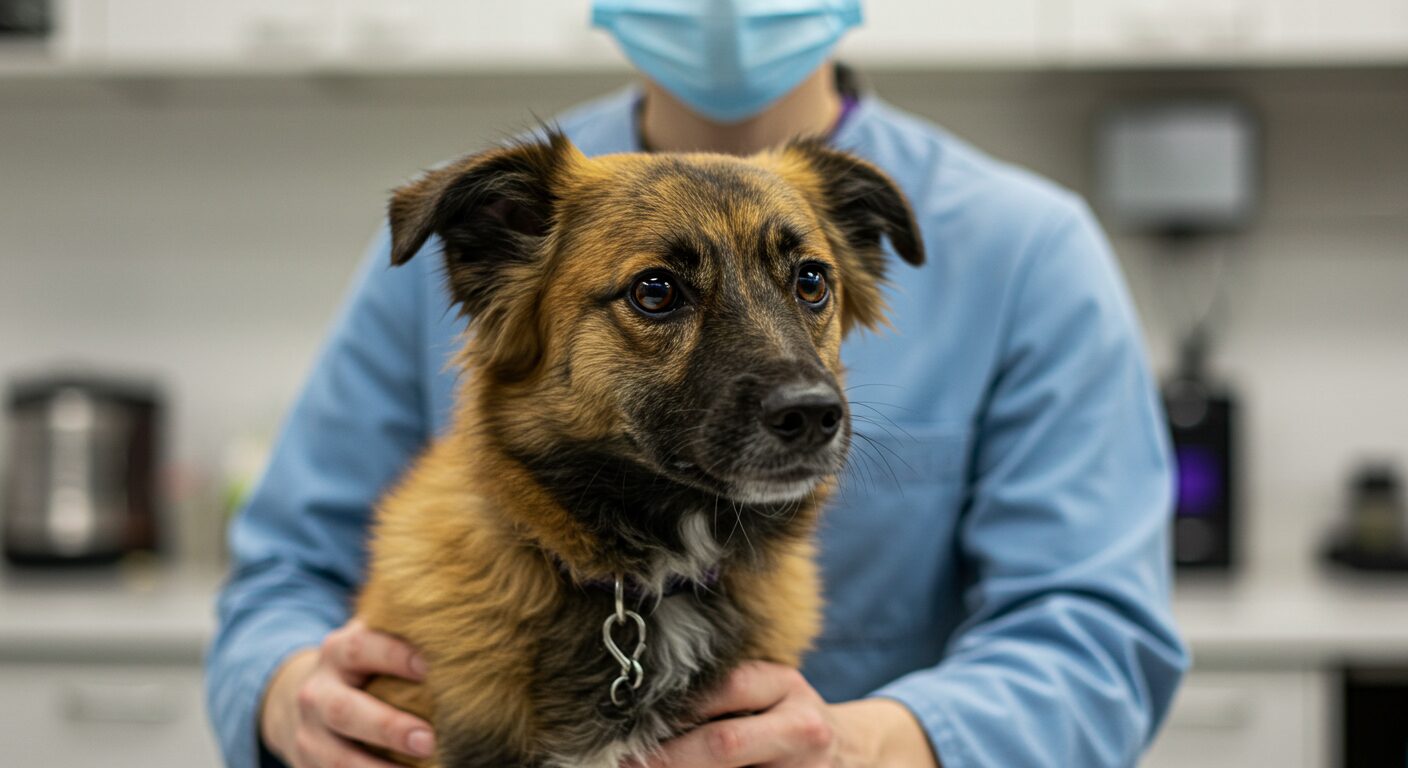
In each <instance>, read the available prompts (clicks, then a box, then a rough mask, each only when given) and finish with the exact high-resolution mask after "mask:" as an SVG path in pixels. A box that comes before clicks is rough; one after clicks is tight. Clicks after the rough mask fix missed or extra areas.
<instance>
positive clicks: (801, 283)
mask: <svg viewBox="0 0 1408 768" xmlns="http://www.w3.org/2000/svg"><path fill="white" fill-rule="evenodd" d="M829 294H830V292H829V291H828V290H827V287H826V273H825V272H823V271H822V268H821V266H820V265H818V264H803V265H802V268H801V269H799V270H797V298H799V299H801V300H802V301H804V302H806V303H808V304H811V305H813V306H820V305H821V304H822V303H823V302H825V301H826V297H827V296H828V295H829Z"/></svg>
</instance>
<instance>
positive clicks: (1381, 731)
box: [1340, 667, 1408, 768]
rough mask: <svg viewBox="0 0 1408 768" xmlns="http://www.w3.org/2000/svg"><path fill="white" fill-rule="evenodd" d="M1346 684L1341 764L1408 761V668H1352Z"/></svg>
mask: <svg viewBox="0 0 1408 768" xmlns="http://www.w3.org/2000/svg"><path fill="white" fill-rule="evenodd" d="M1343 684H1344V688H1343V690H1342V691H1341V696H1340V702H1341V704H1340V705H1341V707H1342V708H1343V709H1342V711H1341V718H1342V719H1341V727H1340V734H1341V739H1342V743H1341V749H1342V752H1341V755H1342V758H1341V759H1342V760H1343V762H1341V763H1340V765H1343V766H1346V768H1354V767H1355V766H1380V765H1382V766H1400V765H1405V764H1408V719H1404V718H1403V716H1402V713H1404V712H1408V668H1403V667H1350V668H1349V669H1346V670H1344V677H1343Z"/></svg>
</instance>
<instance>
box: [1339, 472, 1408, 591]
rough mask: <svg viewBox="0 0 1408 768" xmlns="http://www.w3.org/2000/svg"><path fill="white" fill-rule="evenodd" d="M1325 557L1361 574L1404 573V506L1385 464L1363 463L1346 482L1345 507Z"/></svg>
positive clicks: (1407, 551)
mask: <svg viewBox="0 0 1408 768" xmlns="http://www.w3.org/2000/svg"><path fill="white" fill-rule="evenodd" d="M1346 512H1347V514H1346V515H1345V519H1344V521H1343V522H1342V523H1341V526H1340V529H1339V531H1338V532H1337V533H1336V534H1335V535H1334V536H1333V537H1332V538H1331V540H1330V545H1329V547H1328V548H1327V549H1326V551H1325V557H1326V558H1327V559H1329V560H1330V561H1332V562H1334V563H1337V564H1339V565H1344V566H1348V567H1350V568H1356V569H1359V570H1362V571H1385V572H1386V571H1402V572H1408V503H1405V502H1404V498H1403V482H1402V481H1401V480H1400V479H1399V476H1398V472H1397V471H1396V470H1395V469H1394V468H1393V467H1392V466H1391V465H1388V464H1366V465H1364V466H1362V467H1360V468H1359V469H1358V470H1357V471H1356V472H1355V475H1354V477H1353V479H1352V480H1351V481H1350V488H1349V504H1348V509H1347V510H1346Z"/></svg>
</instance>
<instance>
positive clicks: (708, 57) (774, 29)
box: [592, 0, 860, 123]
mask: <svg viewBox="0 0 1408 768" xmlns="http://www.w3.org/2000/svg"><path fill="white" fill-rule="evenodd" d="M859 23H860V0H593V2H592V24H593V25H594V26H597V27H601V28H602V29H605V30H607V31H609V32H610V33H611V34H612V35H613V36H614V37H615V38H616V41H617V42H618V43H620V45H621V48H622V50H623V51H625V54H626V56H627V58H629V59H630V60H631V62H632V63H633V64H635V65H636V67H637V68H638V69H639V70H640V71H641V72H642V73H643V74H644V75H645V76H646V77H649V78H650V79H652V80H654V81H655V82H657V83H659V84H660V85H661V87H663V88H664V89H665V90H667V91H669V92H670V93H672V94H674V96H675V97H676V98H678V99H679V100H680V101H682V102H684V103H685V104H687V105H689V106H690V108H692V109H694V110H695V111H696V112H698V113H699V114H701V115H703V116H704V117H707V118H709V119H710V120H713V121H715V122H718V123H736V122H739V121H741V120H745V119H747V118H749V117H752V116H754V115H756V114H758V113H759V112H762V111H763V110H764V109H766V108H767V107H768V105H770V104H772V103H773V102H775V101H777V100H778V99H780V98H782V97H783V96H785V95H786V94H787V93H788V92H790V91H791V90H792V89H793V88H796V87H797V86H798V85H799V84H800V83H801V82H802V81H803V80H805V79H806V78H807V76H808V75H810V74H811V73H813V72H815V71H816V69H817V67H819V66H821V64H822V62H824V61H825V60H826V57H827V56H828V55H829V54H830V53H831V49H832V48H833V47H835V45H836V42H837V41H838V40H840V39H841V35H843V34H844V33H845V32H846V30H847V29H850V28H851V27H854V26H856V25H857V24H859Z"/></svg>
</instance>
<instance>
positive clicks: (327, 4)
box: [75, 0, 336, 64]
mask: <svg viewBox="0 0 1408 768" xmlns="http://www.w3.org/2000/svg"><path fill="white" fill-rule="evenodd" d="M75 1H76V2H80V3H88V4H99V5H101V7H102V11H101V18H103V19H104V28H105V34H104V35H103V36H102V39H103V50H102V51H101V56H102V58H104V59H106V60H108V61H113V62H119V63H121V62H132V61H141V62H157V63H159V62H164V61H169V62H181V63H195V64H201V63H218V62H235V61H249V60H252V59H255V58H258V57H264V58H286V59H287V58H295V59H296V58H313V57H317V56H319V55H322V54H324V53H326V52H327V51H328V50H329V46H330V44H331V42H332V34H333V31H334V27H333V25H332V24H331V21H332V19H333V18H334V16H333V10H334V9H335V6H336V0H241V1H240V2H229V1H228V0H219V1H214V0H211V1H207V2H199V3H193V2H190V0H107V2H106V3H102V2H101V0H75Z"/></svg>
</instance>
